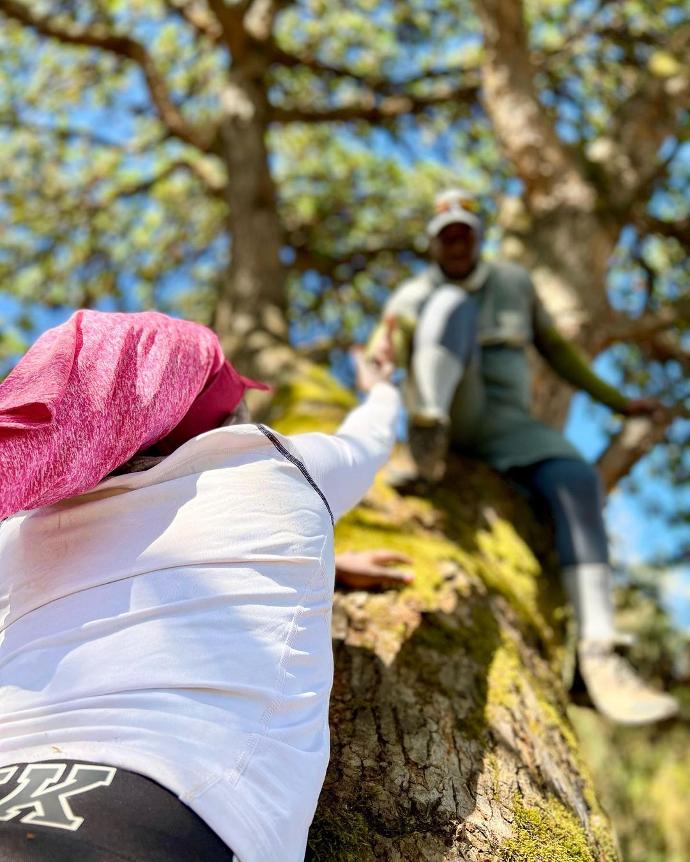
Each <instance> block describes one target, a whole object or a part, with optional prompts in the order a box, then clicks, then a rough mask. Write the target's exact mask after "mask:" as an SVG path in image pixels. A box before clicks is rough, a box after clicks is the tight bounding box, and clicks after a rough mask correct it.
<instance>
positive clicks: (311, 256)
mask: <svg viewBox="0 0 690 862" xmlns="http://www.w3.org/2000/svg"><path fill="white" fill-rule="evenodd" d="M287 242H288V243H289V244H290V246H291V247H292V250H293V251H294V253H295V259H294V261H293V262H292V264H291V266H292V268H293V269H297V270H299V271H301V272H306V271H307V270H313V271H314V272H319V273H321V275H327V276H333V275H334V274H335V272H336V271H337V270H338V269H339V268H340V267H343V266H347V267H351V268H352V270H353V272H360V271H361V270H363V269H365V268H366V267H367V265H368V264H369V262H370V261H372V260H374V259H375V258H376V257H378V256H379V255H382V254H400V253H402V252H406V251H409V250H410V247H411V244H410V243H409V242H405V243H390V244H388V245H380V246H377V247H376V248H371V249H362V250H359V249H358V250H357V251H352V252H350V253H349V254H345V255H330V254H325V253H323V252H319V251H315V250H314V249H313V248H311V247H310V246H309V245H307V243H305V242H302V241H299V240H298V241H295V240H292V241H291V240H290V239H289V238H288V239H287Z"/></svg>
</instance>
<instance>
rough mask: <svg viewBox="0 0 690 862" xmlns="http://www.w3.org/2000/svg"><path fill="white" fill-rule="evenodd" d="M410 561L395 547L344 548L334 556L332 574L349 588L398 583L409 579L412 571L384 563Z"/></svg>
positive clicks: (384, 585) (369, 587) (407, 582)
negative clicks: (377, 548) (363, 549)
mask: <svg viewBox="0 0 690 862" xmlns="http://www.w3.org/2000/svg"><path fill="white" fill-rule="evenodd" d="M411 562H412V560H411V559H410V558H409V557H408V556H406V555H405V554H399V553H397V552H396V551H387V550H377V551H345V552H344V553H342V554H338V555H337V556H336V558H335V577H336V580H337V581H338V583H339V584H341V585H342V586H345V587H350V588H351V589H353V590H373V589H377V588H378V587H400V586H404V585H405V584H409V583H410V582H411V581H413V580H414V575H413V574H411V573H410V572H403V571H400V569H390V568H388V566H389V565H390V564H391V563H403V564H404V565H409V564H410V563H411Z"/></svg>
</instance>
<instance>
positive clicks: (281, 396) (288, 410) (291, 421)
mask: <svg viewBox="0 0 690 862" xmlns="http://www.w3.org/2000/svg"><path fill="white" fill-rule="evenodd" d="M356 406H357V398H356V396H355V394H354V393H353V392H351V391H350V390H349V389H345V387H344V386H341V385H340V384H339V383H338V382H337V381H336V380H335V378H334V377H333V376H332V375H331V374H329V373H328V371H326V369H325V368H321V367H320V366H318V365H311V364H307V363H304V364H303V365H302V366H300V369H299V373H297V374H295V375H294V376H293V377H292V379H291V380H290V382H289V383H287V384H285V385H284V386H281V387H280V388H279V389H278V391H277V392H276V393H275V395H274V397H273V399H272V402H271V408H270V413H269V415H268V417H267V421H268V422H269V423H270V425H271V426H272V427H273V428H275V429H276V430H277V431H280V433H281V434H302V433H306V432H308V431H325V432H332V431H335V429H336V428H337V427H338V425H339V424H340V422H341V421H342V419H343V417H344V415H345V413H347V412H348V411H349V410H352V408H353V407H356Z"/></svg>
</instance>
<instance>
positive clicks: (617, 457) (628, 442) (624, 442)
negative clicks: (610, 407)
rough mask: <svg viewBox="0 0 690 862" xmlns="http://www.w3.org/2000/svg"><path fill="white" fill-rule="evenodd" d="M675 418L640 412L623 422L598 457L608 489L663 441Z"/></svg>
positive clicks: (599, 466) (600, 473)
mask: <svg viewBox="0 0 690 862" xmlns="http://www.w3.org/2000/svg"><path fill="white" fill-rule="evenodd" d="M671 421H672V417H671V416H670V415H669V416H668V418H667V419H666V421H663V422H658V421H655V420H653V419H651V418H647V417H641V416H638V417H635V418H634V419H628V420H627V421H626V422H624V423H623V427H622V428H621V430H620V431H619V432H618V433H617V434H615V435H614V436H613V437H612V438H611V441H610V443H609V445H608V447H607V448H606V450H605V451H604V452H603V454H602V455H600V456H599V459H598V461H597V467H598V469H599V475H600V476H601V481H602V483H603V485H604V489H605V490H606V492H609V491H611V490H612V489H613V488H615V486H616V485H617V484H618V482H620V480H621V479H623V478H624V477H625V476H627V475H628V473H630V471H631V470H632V468H633V467H634V466H635V464H637V462H638V461H639V460H640V459H641V458H643V457H644V456H645V455H646V454H647V453H648V452H649V451H650V450H651V449H652V448H653V447H654V446H656V445H657V444H658V443H661V442H662V440H663V439H664V438H665V436H666V432H667V430H668V427H669V425H670V424H671Z"/></svg>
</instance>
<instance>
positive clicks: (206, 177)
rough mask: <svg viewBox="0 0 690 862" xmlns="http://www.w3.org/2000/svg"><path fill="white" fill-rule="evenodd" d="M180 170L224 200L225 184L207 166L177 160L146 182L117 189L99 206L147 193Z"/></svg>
mask: <svg viewBox="0 0 690 862" xmlns="http://www.w3.org/2000/svg"><path fill="white" fill-rule="evenodd" d="M180 170H182V171H186V172H188V173H190V174H192V176H194V177H196V178H197V179H198V180H199V181H200V182H201V183H202V184H203V185H204V187H205V188H206V190H207V191H208V192H209V194H211V195H212V196H213V197H216V198H219V199H220V200H225V187H226V183H225V182H223V181H221V180H219V178H218V177H217V176H214V174H213V172H212V171H210V170H208V168H207V166H205V165H204V164H202V163H201V162H198V161H193V162H189V161H186V160H184V159H178V160H177V161H174V162H171V163H170V164H169V165H166V167H165V168H164V169H163V170H162V171H161V172H160V173H158V174H156V175H155V176H153V177H150V178H149V179H147V180H142V181H141V182H139V183H134V184H133V185H131V186H128V187H127V188H123V189H119V190H118V191H117V192H115V193H114V194H113V195H111V196H110V198H109V200H107V201H105V202H102V203H101V204H99V206H107V205H109V204H111V203H113V201H115V200H119V199H120V198H129V197H135V196H136V195H139V194H144V193H146V192H149V191H151V189H152V188H153V187H154V186H155V185H157V184H158V183H160V182H162V181H163V180H166V179H168V178H169V177H171V176H172V175H173V174H174V173H177V171H180Z"/></svg>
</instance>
